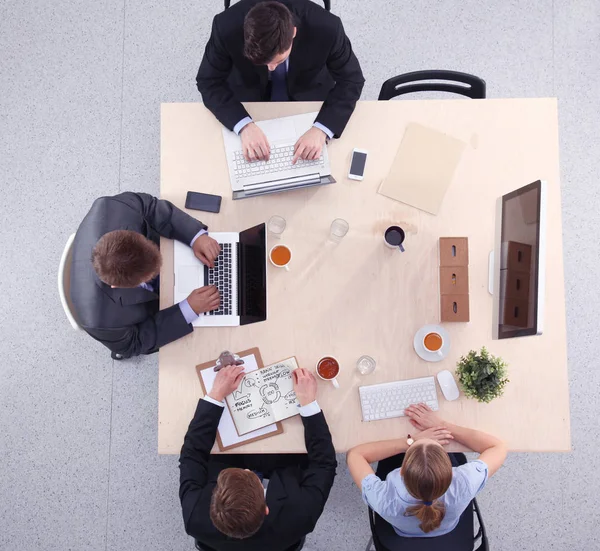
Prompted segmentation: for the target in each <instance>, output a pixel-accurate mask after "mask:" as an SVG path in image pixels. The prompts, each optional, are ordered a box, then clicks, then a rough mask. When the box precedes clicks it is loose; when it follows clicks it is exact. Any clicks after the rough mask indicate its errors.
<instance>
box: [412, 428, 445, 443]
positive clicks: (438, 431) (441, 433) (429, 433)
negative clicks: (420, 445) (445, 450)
mask: <svg viewBox="0 0 600 551" xmlns="http://www.w3.org/2000/svg"><path fill="white" fill-rule="evenodd" d="M423 438H429V439H430V440H435V441H436V442H438V443H439V444H441V445H442V446H445V445H446V444H448V443H449V442H450V440H452V439H453V438H454V436H452V433H451V432H450V431H449V430H448V429H447V428H446V427H434V428H431V429H427V430H424V431H423V432H420V433H419V434H417V435H416V436H415V437H414V440H415V442H416V441H417V440H423Z"/></svg>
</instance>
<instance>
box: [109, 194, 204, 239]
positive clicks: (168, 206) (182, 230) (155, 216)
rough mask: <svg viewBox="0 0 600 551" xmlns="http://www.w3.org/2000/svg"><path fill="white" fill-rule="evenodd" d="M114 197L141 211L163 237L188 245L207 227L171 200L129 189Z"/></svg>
mask: <svg viewBox="0 0 600 551" xmlns="http://www.w3.org/2000/svg"><path fill="white" fill-rule="evenodd" d="M112 199H113V200H114V201H119V202H121V203H123V204H125V205H127V206H128V207H130V208H131V209H133V210H134V211H136V212H137V213H139V214H140V216H142V217H143V218H144V220H145V221H146V222H147V223H148V224H149V225H150V226H151V227H152V228H153V229H154V230H155V231H156V232H157V233H159V234H160V235H161V236H162V237H167V238H168V239H177V241H181V242H182V243H185V244H186V245H189V244H190V242H191V241H192V239H193V238H194V236H195V235H196V234H197V233H198V232H199V231H200V230H205V229H206V226H205V225H204V224H203V223H202V222H199V221H198V220H196V219H195V218H193V217H192V216H190V215H189V214H186V213H185V212H183V211H182V210H181V209H178V208H177V207H176V206H175V205H173V203H171V202H170V201H165V200H164V199H157V198H156V197H153V196H152V195H149V194H147V193H133V192H131V191H127V192H125V193H121V194H119V195H116V196H115V197H113V198H112Z"/></svg>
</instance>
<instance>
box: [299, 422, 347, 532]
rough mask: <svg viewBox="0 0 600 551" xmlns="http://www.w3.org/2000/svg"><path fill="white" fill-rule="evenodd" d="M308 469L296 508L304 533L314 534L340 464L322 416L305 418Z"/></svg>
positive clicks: (304, 474) (303, 477) (301, 482)
mask: <svg viewBox="0 0 600 551" xmlns="http://www.w3.org/2000/svg"><path fill="white" fill-rule="evenodd" d="M302 422H303V423H304V441H305V444H306V450H307V453H308V467H307V468H306V469H305V470H304V472H303V473H302V477H301V480H300V502H299V503H298V506H297V507H295V510H296V511H297V515H298V518H297V522H298V524H301V525H302V527H303V533H304V534H308V533H309V532H312V531H313V530H314V528H315V526H316V524H317V521H318V520H319V517H320V516H321V513H322V512H323V509H324V507H325V503H326V502H327V498H328V497H329V492H330V491H331V487H332V486H333V479H334V478H335V469H336V467H337V460H336V458H335V449H334V447H333V442H332V440H331V433H330V432H329V427H328V426H327V421H325V416H324V415H323V412H320V413H317V414H316V415H311V416H310V417H302Z"/></svg>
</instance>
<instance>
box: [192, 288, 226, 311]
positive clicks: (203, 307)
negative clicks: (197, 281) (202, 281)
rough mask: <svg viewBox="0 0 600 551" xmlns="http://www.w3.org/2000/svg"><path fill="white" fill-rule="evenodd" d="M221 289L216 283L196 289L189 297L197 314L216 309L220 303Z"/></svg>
mask: <svg viewBox="0 0 600 551" xmlns="http://www.w3.org/2000/svg"><path fill="white" fill-rule="evenodd" d="M220 300H221V299H220V297H219V290H218V289H217V288H216V287H215V286H214V285H208V286H207V287H200V288H199V289H194V290H193V291H192V292H191V293H190V296H189V297H188V298H187V301H188V304H189V305H190V307H191V308H192V310H193V311H194V312H196V314H198V315H200V314H202V313H203V312H210V311H211V310H216V309H217V308H218V307H219V304H220Z"/></svg>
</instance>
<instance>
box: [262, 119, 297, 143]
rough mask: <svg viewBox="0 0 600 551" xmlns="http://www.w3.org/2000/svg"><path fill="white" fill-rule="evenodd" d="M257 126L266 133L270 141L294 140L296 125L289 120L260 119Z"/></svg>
mask: <svg viewBox="0 0 600 551" xmlns="http://www.w3.org/2000/svg"><path fill="white" fill-rule="evenodd" d="M257 124H258V126H259V127H260V128H261V129H262V130H263V132H264V133H265V134H266V135H267V137H268V138H269V141H270V142H283V141H296V127H295V126H294V123H293V122H292V121H290V120H285V121H282V120H277V119H274V120H270V121H260V122H258V123H257Z"/></svg>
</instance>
